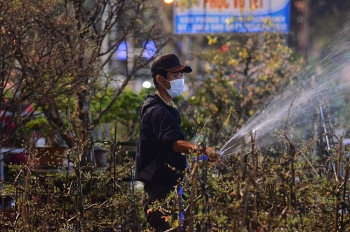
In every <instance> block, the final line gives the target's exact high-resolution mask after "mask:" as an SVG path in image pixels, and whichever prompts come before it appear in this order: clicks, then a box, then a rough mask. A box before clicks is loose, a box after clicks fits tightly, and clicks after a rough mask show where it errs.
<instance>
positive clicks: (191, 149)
mask: <svg viewBox="0 0 350 232" xmlns="http://www.w3.org/2000/svg"><path fill="white" fill-rule="evenodd" d="M173 149H174V151H176V152H181V153H185V154H192V153H197V152H198V149H199V152H200V153H202V152H203V147H201V146H198V145H195V144H192V143H190V142H187V141H185V140H178V141H175V142H174V143H173ZM205 154H206V155H207V156H208V157H209V159H210V160H216V159H217V158H218V157H219V153H218V152H215V150H214V149H213V148H211V147H207V148H206V149H205Z"/></svg>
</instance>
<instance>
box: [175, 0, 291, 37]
mask: <svg viewBox="0 0 350 232" xmlns="http://www.w3.org/2000/svg"><path fill="white" fill-rule="evenodd" d="M289 24H290V0H176V1H175V4H174V33H175V34H211V33H248V32H263V31H275V32H281V33H288V32H289V30H290V26H289Z"/></svg>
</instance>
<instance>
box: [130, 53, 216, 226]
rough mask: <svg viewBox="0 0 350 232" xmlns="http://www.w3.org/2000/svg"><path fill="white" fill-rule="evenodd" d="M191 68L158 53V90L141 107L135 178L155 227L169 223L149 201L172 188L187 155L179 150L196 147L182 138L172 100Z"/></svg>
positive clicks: (155, 69) (154, 70)
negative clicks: (141, 187)
mask: <svg viewBox="0 0 350 232" xmlns="http://www.w3.org/2000/svg"><path fill="white" fill-rule="evenodd" d="M190 72H192V69H191V67H189V66H184V65H181V63H180V60H179V58H178V57H177V56H176V55H175V54H164V55H161V56H159V57H158V58H157V59H156V60H155V61H154V62H153V64H152V67H151V73H152V77H153V83H154V86H155V88H156V89H157V91H156V92H155V93H152V94H150V95H148V96H147V99H146V100H145V101H144V103H143V105H142V109H141V128H140V135H139V141H138V145H137V154H136V180H139V181H143V182H144V191H145V193H146V197H144V199H143V202H142V205H143V209H144V212H145V214H146V216H147V221H148V223H149V225H150V226H151V227H152V228H153V229H155V230H156V231H165V230H167V229H170V225H169V224H168V223H167V222H166V221H165V219H164V216H165V215H164V214H163V213H162V212H161V211H159V210H157V211H152V210H151V209H150V207H149V205H150V204H152V203H153V202H154V201H155V200H162V199H165V198H166V196H167V195H168V194H169V193H170V192H171V191H174V186H176V185H177V180H178V179H179V178H182V176H183V171H184V169H185V167H186V157H185V155H183V154H182V153H185V154H191V153H196V152H197V149H198V146H197V145H194V144H192V143H190V142H187V141H186V140H185V136H184V134H183V132H182V130H181V128H180V125H181V119H180V115H179V112H178V111H177V110H176V108H174V105H173V102H172V99H173V98H175V97H178V96H180V95H181V94H182V91H183V89H184V78H183V73H190ZM199 149H200V151H199V152H203V151H202V148H199ZM206 154H207V155H208V156H209V158H210V159H212V160H213V159H216V158H217V157H218V153H216V152H214V151H213V149H212V148H207V149H206Z"/></svg>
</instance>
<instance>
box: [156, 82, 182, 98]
mask: <svg viewBox="0 0 350 232" xmlns="http://www.w3.org/2000/svg"><path fill="white" fill-rule="evenodd" d="M163 78H164V77H163ZM164 80H166V81H167V82H169V83H170V89H167V88H165V87H164V86H163V85H162V86H163V87H164V89H165V90H166V91H167V92H168V94H169V95H170V97H172V98H175V97H178V96H180V95H181V94H182V92H183V91H184V88H185V80H184V79H183V78H181V79H176V80H172V81H168V80H167V79H165V78H164Z"/></svg>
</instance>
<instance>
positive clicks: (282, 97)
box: [219, 24, 350, 156]
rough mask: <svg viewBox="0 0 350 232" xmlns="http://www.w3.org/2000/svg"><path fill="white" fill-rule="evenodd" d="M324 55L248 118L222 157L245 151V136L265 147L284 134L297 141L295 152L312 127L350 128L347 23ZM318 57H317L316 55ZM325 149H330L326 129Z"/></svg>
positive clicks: (349, 27) (349, 37)
mask: <svg viewBox="0 0 350 232" xmlns="http://www.w3.org/2000/svg"><path fill="white" fill-rule="evenodd" d="M326 49H328V50H331V51H332V52H330V53H329V54H328V55H323V56H322V58H320V59H317V60H313V61H311V62H310V64H308V65H306V66H305V68H304V69H303V70H302V71H301V72H300V73H299V74H298V75H297V76H296V77H295V78H293V79H291V80H290V84H289V85H288V86H287V87H286V88H285V89H284V90H283V91H282V92H281V93H280V94H279V95H277V96H276V97H275V98H274V99H273V100H272V101H271V102H270V103H268V104H267V105H266V106H265V107H264V109H263V110H262V111H261V112H259V113H257V114H255V115H254V116H253V117H252V118H250V119H249V120H248V121H247V122H246V123H245V124H244V125H243V127H242V128H240V129H239V130H238V131H237V132H236V134H235V135H234V136H233V137H232V138H231V139H230V140H229V141H228V142H226V144H225V145H224V146H223V147H222V148H221V149H220V151H219V153H220V154H221V155H222V156H225V155H232V154H235V153H237V152H239V151H245V149H248V148H249V147H250V146H249V142H250V139H249V135H250V134H251V133H254V134H255V135H256V141H255V145H256V147H257V148H259V147H263V146H265V147H268V146H270V145H273V144H275V143H276V142H277V140H278V135H281V134H284V135H287V136H288V137H289V138H292V140H293V141H297V142H296V144H295V146H296V149H300V148H302V147H304V146H305V143H307V141H311V140H313V139H314V138H315V135H314V134H312V133H311V132H312V131H313V130H314V127H315V125H318V128H319V129H321V128H322V129H323V130H326V124H325V120H324V114H326V115H327V118H328V119H329V120H328V122H329V125H332V126H334V128H339V129H341V128H346V127H347V126H348V125H350V107H349V101H350V97H349V96H350V24H349V25H347V26H345V27H344V29H343V30H342V31H341V32H340V33H339V34H338V35H336V36H335V37H334V39H333V40H332V43H331V44H330V45H329V46H328V47H327V48H326ZM320 57H321V56H320ZM324 136H326V138H325V139H326V141H327V148H326V149H327V150H328V151H329V150H330V149H331V144H330V142H329V138H328V133H327V130H326V131H324Z"/></svg>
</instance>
